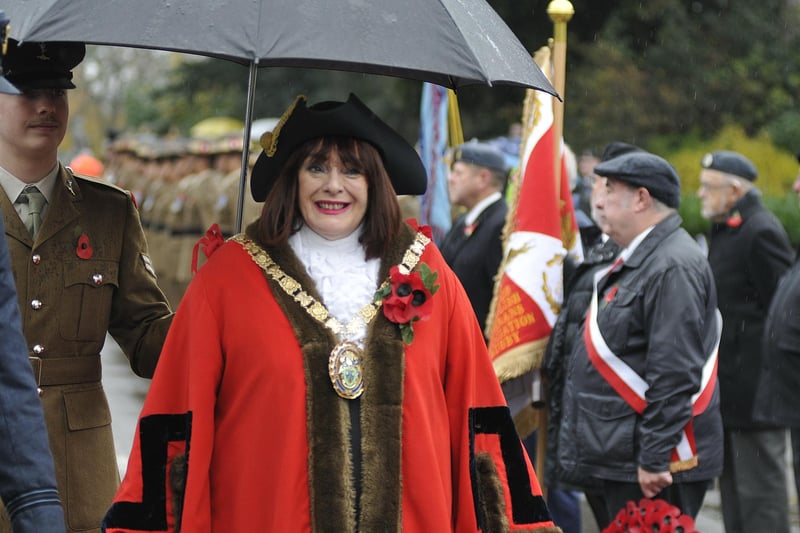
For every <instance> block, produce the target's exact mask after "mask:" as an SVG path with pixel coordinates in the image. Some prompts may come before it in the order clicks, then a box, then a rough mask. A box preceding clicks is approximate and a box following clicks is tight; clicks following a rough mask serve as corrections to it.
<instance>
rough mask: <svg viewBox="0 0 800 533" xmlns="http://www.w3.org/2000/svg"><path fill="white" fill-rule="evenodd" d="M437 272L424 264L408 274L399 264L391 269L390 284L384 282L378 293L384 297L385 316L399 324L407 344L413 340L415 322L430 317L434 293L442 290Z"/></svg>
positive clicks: (379, 296) (378, 297) (378, 295)
mask: <svg viewBox="0 0 800 533" xmlns="http://www.w3.org/2000/svg"><path fill="white" fill-rule="evenodd" d="M437 277H438V274H436V273H434V272H432V271H431V269H430V268H428V265H426V264H425V263H421V264H420V271H419V272H418V271H416V270H415V271H412V272H410V273H408V274H403V273H401V272H400V269H399V267H397V266H393V267H392V268H391V269H390V270H389V283H387V284H384V285H383V286H382V287H381V288H380V289H379V290H378V292H377V293H376V294H375V298H376V299H383V315H384V316H385V317H386V318H387V320H389V321H390V322H394V323H395V324H397V325H398V326H400V333H401V335H402V337H403V341H404V342H405V343H406V344H411V343H412V342H413V340H414V328H413V324H414V322H416V321H418V320H427V319H428V318H430V315H431V309H432V307H433V301H432V299H431V296H433V294H434V293H435V292H436V291H437V290H438V289H439V285H437V284H436V278H437Z"/></svg>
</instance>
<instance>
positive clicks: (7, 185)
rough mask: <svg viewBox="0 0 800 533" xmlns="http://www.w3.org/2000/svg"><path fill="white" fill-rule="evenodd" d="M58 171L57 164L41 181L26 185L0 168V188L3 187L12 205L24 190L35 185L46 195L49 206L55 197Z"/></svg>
mask: <svg viewBox="0 0 800 533" xmlns="http://www.w3.org/2000/svg"><path fill="white" fill-rule="evenodd" d="M58 171H59V165H58V163H56V166H54V167H53V170H51V171H50V172H49V173H48V174H47V175H46V176H45V177H43V178H42V179H40V180H39V181H37V182H34V183H25V182H24V181H22V180H21V179H19V178H18V177H16V176H15V175H14V174H12V173H11V172H9V171H7V170H6V169H4V168H3V167H0V186H2V187H3V190H4V191H5V192H6V196H8V199H9V200H11V203H14V202H16V201H17V197H18V196H19V193H21V192H22V189H24V188H25V187H27V186H28V185H35V186H36V187H37V188H38V189H39V191H40V192H41V193H42V194H43V195H44V197H45V199H46V200H47V203H48V204H49V203H50V201H51V199H52V197H53V190H54V189H55V186H56V178H57V176H58Z"/></svg>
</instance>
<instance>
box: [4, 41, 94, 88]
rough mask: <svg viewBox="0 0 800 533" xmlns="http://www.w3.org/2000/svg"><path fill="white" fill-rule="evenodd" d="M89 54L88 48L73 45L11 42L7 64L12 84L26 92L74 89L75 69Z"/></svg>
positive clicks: (6, 71) (7, 75)
mask: <svg viewBox="0 0 800 533" xmlns="http://www.w3.org/2000/svg"><path fill="white" fill-rule="evenodd" d="M85 54H86V45H84V44H83V43H70V42H59V41H51V42H40V43H39V42H24V43H22V44H20V43H19V42H17V41H16V40H14V39H9V40H8V50H7V51H6V57H5V59H4V61H3V66H4V67H5V75H6V78H8V81H10V82H11V83H13V84H14V85H15V86H17V87H18V88H20V89H22V90H25V89H74V88H75V84H74V83H72V69H73V68H75V67H76V66H77V65H78V64H79V63H80V62H81V61H83V56H84V55H85Z"/></svg>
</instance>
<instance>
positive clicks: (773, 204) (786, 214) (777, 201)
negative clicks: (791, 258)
mask: <svg viewBox="0 0 800 533" xmlns="http://www.w3.org/2000/svg"><path fill="white" fill-rule="evenodd" d="M764 205H766V206H767V209H769V210H770V211H772V212H773V213H774V214H775V216H776V217H778V220H780V221H781V223H782V224H783V227H784V228H785V229H786V233H788V234H789V239H791V241H792V244H793V245H794V247H795V248H797V247H798V246H800V206H798V198H797V194H796V193H794V192H787V193H785V194H783V195H781V196H771V197H770V196H765V197H764Z"/></svg>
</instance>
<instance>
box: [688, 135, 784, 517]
mask: <svg viewBox="0 0 800 533" xmlns="http://www.w3.org/2000/svg"><path fill="white" fill-rule="evenodd" d="M700 164H701V167H702V168H701V171H700V190H699V191H698V196H699V197H700V201H701V202H702V214H703V216H704V217H705V218H707V219H710V220H711V222H712V226H711V235H710V238H709V250H708V261H709V263H710V264H711V270H712V271H713V272H714V279H715V281H716V286H717V294H718V296H719V309H720V312H721V313H722V318H723V322H724V327H723V328H722V342H721V343H720V347H719V384H720V393H721V400H722V403H721V409H722V421H723V424H724V427H725V441H724V442H725V463H724V467H723V471H722V476H721V477H720V497H721V502H722V516H723V521H724V522H725V529H726V531H728V533H740V532H746V531H775V532H777V533H786V532H788V531H789V519H788V507H787V506H788V503H787V496H786V494H787V493H786V459H785V456H786V430H785V429H784V428H783V427H781V426H780V425H778V424H769V423H763V422H758V421H756V420H755V419H754V417H753V404H754V401H755V396H756V388H757V386H758V383H759V374H760V372H761V368H762V367H763V357H762V347H761V339H762V337H763V333H764V319H765V317H766V315H767V310H768V309H769V307H770V302H771V301H772V297H773V295H774V294H775V289H776V287H777V286H778V281H779V279H780V278H781V276H782V275H783V274H784V273H785V272H786V271H787V269H788V268H789V266H790V265H791V262H792V256H793V252H792V248H791V244H790V242H789V237H788V236H787V235H786V231H785V230H784V229H783V226H781V223H780V222H779V221H778V219H777V218H775V216H774V215H773V214H772V213H770V212H769V210H767V208H766V207H764V204H763V203H762V202H761V194H760V192H759V191H758V189H757V188H756V186H755V185H754V183H753V182H754V181H755V179H756V178H757V177H758V172H757V171H756V167H755V166H754V165H753V163H752V162H750V160H749V159H747V158H746V157H745V156H743V155H742V154H739V153H737V152H731V151H726V150H718V151H715V152H711V153H709V154H706V155H705V156H704V157H703V159H702V160H701V163H700ZM765 386H769V385H765Z"/></svg>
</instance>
